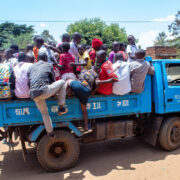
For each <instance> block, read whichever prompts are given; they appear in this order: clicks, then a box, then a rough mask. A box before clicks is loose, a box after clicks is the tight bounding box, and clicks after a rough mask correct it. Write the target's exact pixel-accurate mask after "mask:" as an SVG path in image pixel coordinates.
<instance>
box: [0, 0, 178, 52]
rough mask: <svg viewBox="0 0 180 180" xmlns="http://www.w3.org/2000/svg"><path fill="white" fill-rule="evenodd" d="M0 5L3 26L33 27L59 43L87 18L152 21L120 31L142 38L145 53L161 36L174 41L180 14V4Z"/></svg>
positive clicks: (168, 0) (160, 0)
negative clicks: (173, 27)
mask: <svg viewBox="0 0 180 180" xmlns="http://www.w3.org/2000/svg"><path fill="white" fill-rule="evenodd" d="M0 4H1V10H0V23H2V22H4V21H10V22H14V23H18V24H27V25H33V26H34V29H35V31H36V34H40V33H41V32H42V31H43V30H44V29H47V30H49V31H50V33H51V34H52V35H53V36H54V37H55V39H56V41H57V42H60V41H61V40H60V35H62V34H63V33H65V32H66V28H67V26H68V25H69V24H70V23H73V22H74V21H78V20H81V19H84V18H94V17H99V18H101V20H103V21H151V22H139V23H138V22H120V23H119V26H120V27H125V29H126V33H127V34H128V35H129V34H132V35H134V36H135V37H136V38H138V40H139V42H138V44H140V45H141V47H142V48H144V49H145V48H146V47H149V46H153V42H154V40H155V38H156V37H157V35H158V33H159V32H162V31H164V32H166V33H167V34H168V36H169V38H171V36H170V34H169V32H168V25H169V24H171V23H172V22H173V20H174V17H175V16H174V15H175V14H176V13H177V11H178V10H180V0H149V1H144V0H136V1H134V0H124V1H122V0H90V1H88V0H29V1H27V0H16V1H15V0H5V1H4V0H0ZM20 21H23V22H20ZM28 21H38V22H28ZM47 21H70V22H47ZM108 24H109V23H108Z"/></svg>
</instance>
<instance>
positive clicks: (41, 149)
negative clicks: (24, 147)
mask: <svg viewBox="0 0 180 180" xmlns="http://www.w3.org/2000/svg"><path fill="white" fill-rule="evenodd" d="M54 133H55V138H54V139H50V137H49V136H48V135H47V134H46V135H45V136H43V137H42V139H41V140H40V142H39V144H38V147H37V158H38V161H39V163H40V164H41V165H42V166H43V167H44V168H45V169H46V170H47V171H60V170H65V169H68V168H71V167H73V166H74V165H75V163H76V162H77V160H78V158H79V153H80V148H79V143H78V141H77V140H76V138H75V137H74V136H73V135H72V134H70V133H69V132H67V131H64V130H56V131H54Z"/></svg>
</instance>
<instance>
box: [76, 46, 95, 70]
mask: <svg viewBox="0 0 180 180" xmlns="http://www.w3.org/2000/svg"><path fill="white" fill-rule="evenodd" d="M78 51H79V62H80V63H85V64H86V65H85V66H84V67H82V69H91V66H92V64H91V59H90V57H89V54H88V52H87V51H86V49H85V46H84V45H83V44H79V45H78Z"/></svg>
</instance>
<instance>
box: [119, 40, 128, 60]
mask: <svg viewBox="0 0 180 180" xmlns="http://www.w3.org/2000/svg"><path fill="white" fill-rule="evenodd" d="M125 50H126V48H125V44H124V43H122V42H119V51H118V53H120V54H122V55H123V59H124V61H127V59H128V54H127V53H126V52H125Z"/></svg>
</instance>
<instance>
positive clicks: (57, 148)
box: [54, 147, 63, 154]
mask: <svg viewBox="0 0 180 180" xmlns="http://www.w3.org/2000/svg"><path fill="white" fill-rule="evenodd" d="M62 151H63V150H62V148H61V147H55V149H54V152H55V153H56V154H61V153H62Z"/></svg>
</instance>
